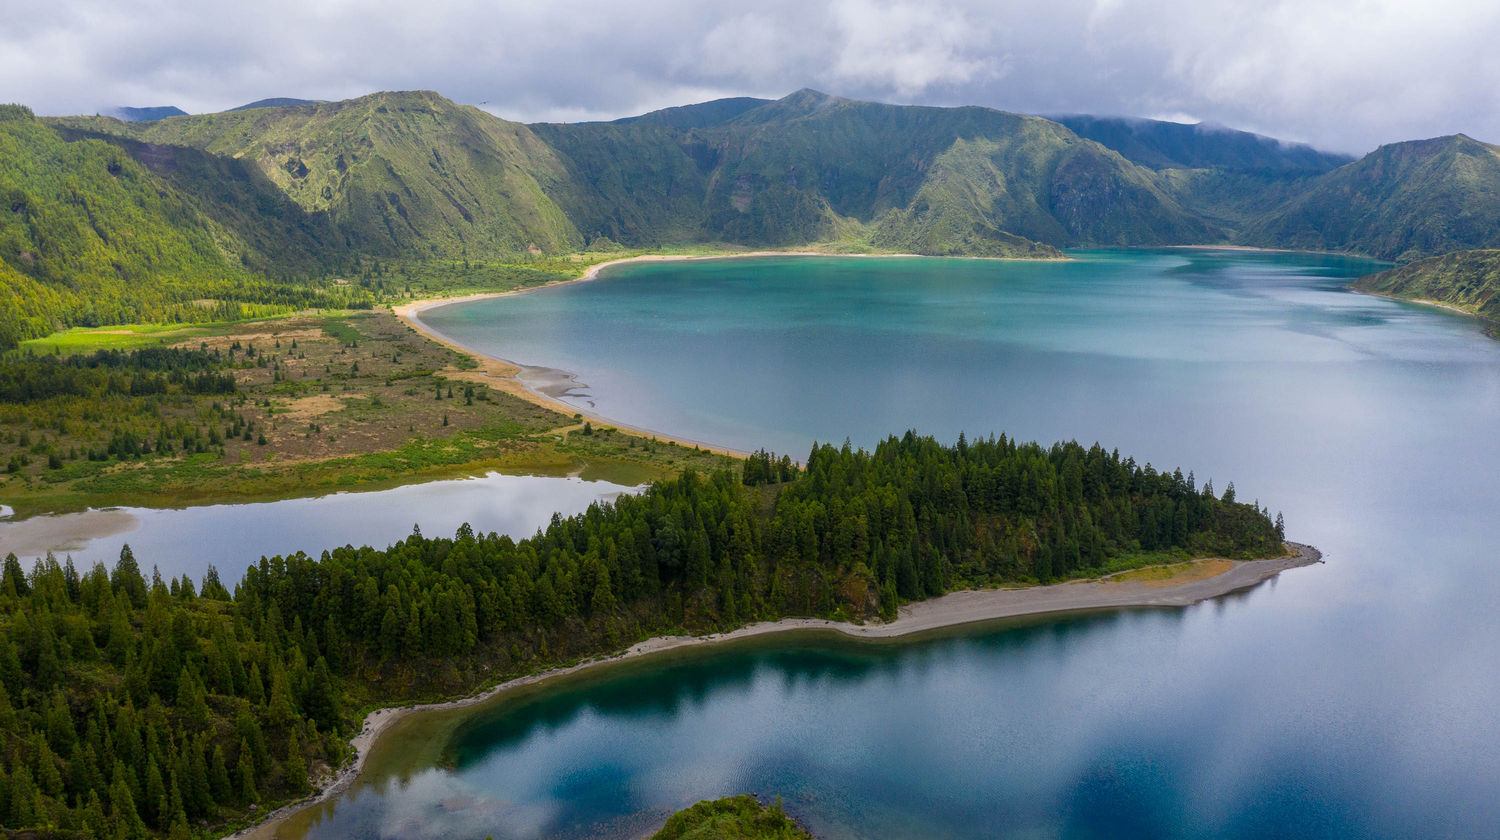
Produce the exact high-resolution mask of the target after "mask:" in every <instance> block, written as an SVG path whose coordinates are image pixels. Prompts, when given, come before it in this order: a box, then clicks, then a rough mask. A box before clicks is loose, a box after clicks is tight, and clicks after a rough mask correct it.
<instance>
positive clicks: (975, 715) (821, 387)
mask: <svg viewBox="0 0 1500 840" xmlns="http://www.w3.org/2000/svg"><path fill="white" fill-rule="evenodd" d="M1076 257H1077V259H1075V260H1074V261H1072V262H1069V263H1063V264H1018V263H997V262H971V261H946V260H857V259H837V258H829V259H764V260H740V261H717V262H700V263H684V264H675V265H674V264H657V265H649V266H634V267H628V268H621V269H618V270H616V271H613V272H611V273H610V274H609V275H607V277H608V279H606V280H604V281H602V282H595V283H584V284H577V285H572V286H565V287H557V288H552V289H548V290H545V291H539V292H536V293H532V294H527V295H520V296H514V297H510V298H504V299H498V300H491V301H485V302H478V303H470V304H463V305H456V306H450V307H445V308H441V309H437V310H433V311H430V312H429V313H427V315H426V316H425V320H426V321H427V322H428V323H429V324H431V325H432V326H434V327H435V328H437V329H439V330H441V331H443V332H444V333H447V334H448V335H450V336H453V337H455V338H457V339H459V340H460V341H463V342H464V343H466V344H469V345H471V346H474V347H478V348H481V349H484V350H486V351H488V352H491V353H493V354H495V355H497V356H500V357H503V358H507V359H511V360H515V361H520V362H523V363H528V364H537V365H546V366H550V367H556V368H562V369H566V370H568V371H571V372H574V373H576V374H577V375H578V376H579V378H580V379H581V380H582V381H583V382H586V383H587V384H588V386H589V388H588V397H587V399H588V400H591V401H593V403H594V406H593V410H594V411H595V412H597V413H598V414H600V415H603V416H607V417H611V418H614V419H616V420H619V421H621V422H625V423H630V424H634V425H639V426H644V427H649V428H658V429H663V430H668V431H672V432H674V433H682V434H685V435H687V436H690V437H694V438H698V439H701V440H705V441H710V442H714V443H720V444H726V445H730V446H734V447H737V448H742V449H753V448H756V447H759V446H770V447H773V448H776V449H778V450H781V451H787V452H791V453H793V454H794V455H801V454H802V453H803V452H805V450H806V448H807V446H808V445H810V444H811V442H812V441H813V440H815V439H817V440H835V441H841V440H842V439H843V438H845V437H846V436H847V437H849V438H851V439H852V440H853V441H854V443H856V444H862V445H869V444H871V443H873V442H874V441H875V440H877V439H878V438H879V437H880V436H882V435H885V434H887V433H891V432H899V431H901V430H904V429H906V428H908V427H916V428H918V429H920V430H922V431H925V432H929V433H933V434H936V435H938V436H940V437H945V438H948V437H952V436H954V435H956V434H957V432H958V431H959V430H960V429H962V430H965V431H966V432H967V433H968V434H970V435H974V434H987V433H989V432H991V431H993V432H997V433H998V432H1006V433H1009V434H1012V435H1015V436H1019V437H1021V438H1023V439H1024V438H1037V439H1041V440H1044V441H1050V440H1054V439H1057V438H1078V439H1080V440H1083V441H1085V442H1093V441H1095V440H1098V441H1100V442H1102V443H1104V444H1105V445H1106V446H1110V447H1119V448H1120V450H1121V451H1122V452H1125V453H1129V454H1132V455H1134V456H1136V457H1137V458H1138V459H1139V460H1149V461H1151V462H1153V463H1154V464H1156V465H1157V466H1158V467H1163V468H1166V469H1171V468H1172V467H1174V466H1178V465H1181V466H1182V467H1183V468H1184V470H1188V469H1192V470H1194V471H1195V472H1196V475H1197V479H1198V481H1199V482H1200V483H1202V482H1203V481H1204V480H1205V479H1209V478H1212V480H1213V481H1214V483H1215V485H1216V486H1218V487H1219V488H1220V489H1222V488H1223V486H1224V485H1225V484H1226V483H1227V482H1228V481H1230V480H1233V481H1234V482H1235V484H1236V488H1237V491H1238V495H1239V497H1240V498H1241V499H1242V500H1250V499H1255V498H1258V499H1259V500H1260V501H1261V502H1262V503H1263V504H1266V505H1268V506H1270V508H1271V509H1272V511H1273V512H1274V511H1278V510H1280V511H1284V512H1285V515H1286V520H1287V523H1288V531H1289V536H1291V537H1292V538H1293V539H1297V540H1301V541H1306V542H1311V543H1313V544H1315V545H1317V546H1319V547H1320V548H1321V549H1323V551H1324V552H1325V554H1326V556H1327V559H1328V562H1327V563H1326V564H1325V565H1319V566H1313V567H1309V568H1305V569H1298V570H1294V571H1291V572H1288V573H1286V574H1284V575H1283V576H1282V577H1281V578H1279V579H1277V580H1276V581H1274V582H1273V583H1272V584H1269V585H1267V586H1263V587H1261V588H1259V589H1256V590H1254V591H1252V592H1250V593H1247V594H1243V595H1239V596H1234V597H1230V598H1225V599H1220V600H1217V601H1213V602H1209V603H1205V604H1200V605H1198V606H1195V607H1191V608H1188V609H1186V610H1165V611H1140V612H1128V613H1119V614H1112V615H1103V616H1100V615H1094V616H1081V617H1080V616H1075V617H1067V618H1056V619H1049V620H1044V621H1034V622H1031V623H1029V624H1027V625H1026V626H1008V627H993V628H989V629H985V630H969V631H966V632H963V633H959V634H951V635H947V636H944V637H941V638H934V639H927V640H920V641H914V642H905V643H901V644H886V645H869V644H856V643H852V642H847V641H836V640H819V639H802V640H798V641H791V640H786V639H781V640H773V641H766V642H762V643H759V644H757V645H754V646H747V647H740V648H735V649H730V650H722V651H718V652H712V653H708V654H702V655H696V656H692V657H687V658H684V659H681V660H673V661H671V662H663V663H649V664H646V665H641V666H635V667H625V668H618V669H614V670H611V671H609V672H607V673H603V674H598V675H595V676H592V677H589V678H587V679H583V680H575V681H571V682H569V683H566V684H563V685H559V686H556V687H554V688H551V689H547V690H543V691H538V692H534V693H532V694H529V695H526V696H525V697H523V698H519V699H511V700H508V701H505V702H502V703H500V704H497V705H496V706H494V707H492V708H490V709H488V710H482V711H479V712H467V713H465V716H464V722H463V723H462V724H461V725H459V726H457V728H456V729H451V730H443V731H444V733H449V732H450V731H451V734H443V735H442V737H441V741H442V743H441V744H437V745H436V746H438V747H442V748H443V751H444V752H445V753H446V755H447V759H448V760H447V761H446V762H437V763H434V762H433V761H431V760H430V759H429V758H426V757H423V758H420V759H418V758H411V759H410V760H409V761H406V762H404V763H403V762H402V761H401V760H399V755H398V754H399V753H401V752H402V750H403V747H402V744H401V738H402V737H403V736H402V735H401V734H400V733H398V734H397V736H396V737H395V738H394V739H393V740H392V741H391V742H390V744H389V745H388V746H387V747H385V748H384V749H386V750H387V753H386V756H387V757H386V758H385V759H384V760H383V761H377V762H375V766H376V767H377V768H384V769H381V770H380V772H378V773H377V774H376V775H375V777H374V778H373V779H372V780H371V782H370V784H369V785H368V786H366V787H364V788H362V789H361V790H360V791H358V794H357V795H356V796H351V797H349V798H346V799H344V800H342V801H340V802H337V803H335V805H334V806H333V807H331V808H330V809H328V810H327V811H326V812H324V813H323V814H322V815H321V822H320V823H319V824H318V825H316V826H315V827H314V828H313V829H312V830H311V832H310V836H312V837H318V838H323V837H330V838H331V837H348V836H378V837H413V838H416V837H434V836H443V837H474V838H479V837H483V836H485V835H486V834H491V835H493V836H495V837H496V838H502V837H517V838H521V837H525V838H529V837H588V836H633V835H639V834H641V833H644V832H649V830H650V829H651V828H652V827H653V826H654V825H657V824H659V823H660V821H661V820H662V819H663V818H664V817H665V815H666V814H667V813H669V812H671V811H672V810H675V809H677V808H680V807H683V806H685V805H687V804H690V803H691V802H693V801H696V800H698V799H701V798H706V797H715V796H721V795H726V794H731V793H738V792H755V793H759V794H761V795H763V796H767V797H772V796H777V795H780V796H782V797H784V799H785V802H786V805H787V808H788V810H789V811H791V812H792V813H793V814H795V815H796V816H798V817H800V818H801V819H803V820H804V821H805V822H806V823H807V824H808V825H809V826H810V827H811V828H813V829H814V831H815V832H816V833H819V834H820V835H822V836H825V837H827V838H843V837H866V838H905V837H960V838H988V837H1049V838H1050V837H1065V838H1073V837H1079V838H1082V837H1168V838H1171V837H1183V838H1189V837H1191V838H1200V837H1202V838H1207V837H1213V838H1219V837H1227V838H1259V837H1286V836H1299V837H1393V838H1394V837H1494V836H1500V831H1497V829H1496V826H1497V825H1500V796H1497V795H1496V792H1497V790H1500V724H1497V719H1500V715H1497V711H1496V710H1497V709H1500V656H1497V655H1496V651H1497V650H1500V619H1497V605H1500V556H1497V555H1500V552H1497V550H1496V546H1500V514H1497V511H1500V479H1497V476H1500V435H1497V434H1496V430H1497V429H1500V423H1497V421H1500V342H1495V341H1492V340H1490V339H1488V338H1486V337H1485V336H1484V335H1483V333H1482V330H1481V329H1480V327H1479V325H1477V324H1476V323H1474V322H1473V321H1472V320H1470V319H1466V318H1462V317H1458V316H1454V315H1450V314H1447V313H1443V312H1438V311H1432V310H1428V309H1424V308H1420V307H1415V306H1411V305H1406V304H1398V303H1393V302H1390V301H1386V300H1383V299H1378V298H1372V297H1367V296H1361V295H1356V294H1353V293H1350V292H1347V291H1344V290H1343V289H1342V286H1343V285H1344V284H1345V283H1346V282H1347V281H1348V279H1349V278H1352V277H1355V276H1358V275H1359V274H1361V273H1364V272H1365V271H1367V270H1369V269H1370V268H1372V267H1373V266H1372V265H1371V264H1369V263H1364V262H1360V261H1354V260H1345V259H1341V258H1333V257H1312V256H1306V255H1270V254H1248V253H1231V252H1212V253H1202V252H1104V253H1083V254H1078V255H1076ZM580 405H582V403H580ZM406 737H408V738H412V739H414V738H418V737H420V731H419V730H413V734H411V735H409V736H406ZM410 743H415V741H408V745H409V744H410ZM427 746H429V747H431V746H434V745H432V744H428V745H427Z"/></svg>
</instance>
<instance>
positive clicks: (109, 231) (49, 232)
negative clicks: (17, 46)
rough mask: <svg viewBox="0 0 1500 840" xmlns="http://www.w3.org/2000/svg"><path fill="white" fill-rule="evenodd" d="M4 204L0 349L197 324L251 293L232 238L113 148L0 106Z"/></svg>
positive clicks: (253, 282) (242, 246) (245, 252)
mask: <svg viewBox="0 0 1500 840" xmlns="http://www.w3.org/2000/svg"><path fill="white" fill-rule="evenodd" d="M0 197H3V198H0V200H3V202H4V207H5V208H6V209H7V210H9V212H7V213H0V348H3V347H8V346H12V345H14V343H15V342H16V341H17V340H19V339H23V338H29V337H33V336H36V335H43V334H46V333H49V332H52V331H53V330H54V329H56V328H57V327H58V326H61V325H69V324H86V325H92V324H107V323H121V322H128V321H141V320H147V319H162V320H193V319H194V318H195V317H201V316H202V315H203V314H207V313H204V312H203V310H205V309H211V308H212V307H213V305H214V302H215V301H214V299H219V298H223V297H224V296H227V295H236V296H237V295H240V294H242V293H244V292H245V291H246V290H247V289H248V288H249V287H254V286H257V285H258V284H259V281H258V279H257V278H256V277H255V276H254V275H253V273H252V272H251V271H250V270H248V269H247V268H246V267H245V265H244V262H245V259H249V258H250V257H249V254H250V253H251V251H252V250H253V249H251V248H249V247H248V246H247V245H246V243H245V242H244V241H243V240H242V239H241V238H239V237H238V236H236V234H235V231H234V230H232V229H227V228H225V227H221V226H219V225H217V224H215V223H214V222H213V221H212V220H211V219H210V218H208V217H206V216H205V215H204V214H203V213H201V212H200V211H199V210H198V209H197V208H196V207H195V206H194V203H193V202H192V201H191V200H190V199H188V198H186V197H185V196H183V195H182V194H180V193H178V192H177V191H176V190H174V189H172V188H171V187H170V186H169V185H168V184H166V183H163V182H162V181H161V180H160V179H158V178H157V177H156V176H155V175H153V174H152V173H151V171H149V170H148V169H147V168H146V167H144V166H142V165H141V164H140V163H138V162H137V161H136V160H134V159H133V158H132V157H131V156H130V155H129V154H127V153H125V152H124V151H123V150H121V149H120V148H119V147H117V146H115V145H111V144H109V143H105V142H101V141H99V140H94V139H84V140H79V141H77V142H67V141H66V140H64V139H63V137H62V136H61V135H60V134H59V133H58V132H56V131H54V130H53V129H52V128H49V127H48V126H47V125H45V124H43V123H41V122H39V121H37V120H36V119H34V118H33V117H32V115H31V112H30V111H29V110H27V109H26V108H23V107H20V106H15V105H9V106H0ZM242 256H244V257H245V259H242ZM262 291H264V290H262Z"/></svg>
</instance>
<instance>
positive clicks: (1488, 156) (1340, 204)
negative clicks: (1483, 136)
mask: <svg viewBox="0 0 1500 840" xmlns="http://www.w3.org/2000/svg"><path fill="white" fill-rule="evenodd" d="M1242 238H1243V240H1244V241H1245V243H1246V244H1251V245H1268V246H1276V247H1284V248H1304V249H1309V250H1328V251H1352V252H1356V253H1362V254H1368V255H1371V256H1375V257H1379V258H1381V259H1388V260H1396V261H1398V262H1406V261H1410V260H1416V259H1421V258H1423V257H1428V256H1433V255H1436V254H1445V253H1448V252H1450V251H1462V250H1469V249H1475V248H1494V247H1500V148H1497V147H1495V146H1491V145H1488V144H1485V143H1481V142H1479V141H1477V140H1473V139H1471V138H1469V137H1466V136H1464V135H1462V134H1456V135H1453V136H1450V137H1437V138H1433V139H1430V140H1413V141H1410V142H1406V143H1392V144H1390V145H1388V146H1382V147H1380V148H1379V149H1376V150H1375V151H1374V152H1371V153H1370V154H1369V155H1366V156H1365V157H1364V158H1362V159H1360V160H1358V161H1356V162H1354V163H1351V164H1349V165H1347V166H1343V167H1340V168H1339V169H1335V170H1334V171H1332V172H1329V173H1328V174H1326V175H1324V176H1322V177H1320V178H1318V179H1317V180H1315V181H1313V182H1312V183H1311V185H1310V186H1309V187H1308V188H1307V189H1306V190H1305V191H1303V192H1302V193H1301V194H1299V195H1296V196H1294V197H1292V198H1291V199H1290V200H1288V201H1287V202H1286V203H1285V204H1283V205H1282V206H1281V207H1279V208H1277V209H1276V210H1273V211H1271V212H1270V213H1268V214H1267V215H1265V216H1263V217H1262V218H1260V219H1258V220H1256V221H1255V222H1253V223H1252V224H1251V225H1250V226H1249V227H1247V228H1246V230H1245V231H1244V234H1243V237H1242Z"/></svg>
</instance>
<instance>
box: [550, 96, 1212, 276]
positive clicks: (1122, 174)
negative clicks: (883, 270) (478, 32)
mask: <svg viewBox="0 0 1500 840" xmlns="http://www.w3.org/2000/svg"><path fill="white" fill-rule="evenodd" d="M752 103H753V101H745V100H737V101H735V102H734V103H733V106H732V107H729V106H717V107H715V108H714V109H711V110H708V111H690V110H686V111H683V112H680V113H675V114H672V115H670V116H665V115H664V116H660V117H653V115H645V116H643V117H640V118H635V119H632V120H630V121H627V122H624V123H618V122H617V123H614V124H599V123H584V124H573V125H538V126H533V128H534V130H535V131H536V132H537V134H538V135H539V136H540V137H541V138H542V139H543V140H545V141H546V142H547V143H548V144H550V145H551V146H552V147H553V148H555V149H556V150H557V151H558V153H559V154H560V155H561V156H562V157H563V158H565V159H566V160H567V161H568V162H569V164H570V167H569V168H570V171H571V172H572V174H573V176H574V178H575V180H576V181H577V182H578V183H579V184H580V185H582V186H583V187H584V190H583V191H581V192H579V193H577V194H575V195H573V196H570V197H567V198H564V199H562V201H563V203H564V206H565V207H567V209H568V211H569V213H570V215H572V216H573V218H575V219H577V220H578V224H579V227H580V229H581V230H583V231H584V232H585V233H586V234H589V235H595V234H602V235H607V236H609V237H610V238H612V239H615V240H617V241H621V242H626V243H631V244H650V243H653V242H659V241H670V240H671V239H673V238H674V237H681V236H683V235H692V236H694V238H698V239H702V240H708V241H715V240H717V241H725V242H733V243H738V244H744V245H795V244H802V243H808V242H816V241H828V240H846V241H850V242H853V243H859V244H862V245H863V246H865V247H870V246H873V247H877V248H883V249H888V250H899V251H915V252H918V253H929V254H949V253H967V254H988V255H1011V256H1042V255H1052V254H1053V251H1052V248H1058V247H1067V246H1073V245H1089V244H1115V243H1123V242H1127V241H1129V242H1131V243H1133V244H1162V243H1167V242H1194V241H1203V240H1205V239H1210V240H1211V239H1214V238H1217V237H1218V232H1217V230H1215V229H1214V227H1213V226H1212V225H1209V224H1205V223H1204V222H1203V221H1202V220H1200V219H1199V218H1197V217H1195V216H1193V215H1192V214H1189V213H1188V212H1186V211H1185V210H1183V209H1182V208H1181V207H1180V206H1179V205H1178V204H1177V203H1176V202H1175V201H1174V200H1173V199H1172V198H1171V197H1170V196H1168V195H1167V194H1166V193H1165V192H1164V191H1162V190H1161V189H1160V188H1159V187H1158V185H1157V184H1156V182H1155V180H1154V178H1153V176H1152V174H1151V173H1150V172H1149V171H1147V170H1145V169H1143V168H1141V167H1138V166H1135V165H1133V164H1131V163H1130V162H1128V161H1126V160H1124V159H1123V158H1121V157H1120V156H1119V155H1117V154H1115V153H1113V152H1110V151H1108V150H1106V149H1104V148H1102V147H1100V146H1098V145H1097V144H1094V143H1091V142H1087V141H1084V140H1081V139H1079V138H1078V137H1077V136H1075V135H1073V134H1072V132H1070V131H1068V130H1067V129H1065V128H1063V127H1062V126H1059V125H1057V124H1056V123H1053V122H1050V121H1048V120H1043V119H1040V118H1037V117H1023V116H1017V115H1014V114H1006V113H1002V112H999V111H994V110H991V109H987V108H926V107H916V106H897V105H882V104H879V103H872V102H857V101H854V100H848V99H842V98H839V97H833V96H828V95H826V94H822V93H819V92H817V91H811V90H803V91H798V92H797V93H794V94H792V95H790V96H787V97H785V98H783V99H779V100H776V101H774V102H767V103H762V104H758V105H754V106H753V107H746V106H749V105H751V104H752ZM710 104H713V103H710ZM739 108H744V110H742V111H740V113H738V114H737V115H736V116H733V117H732V118H729V119H724V118H723V117H724V116H725V115H726V113H727V112H730V111H732V110H737V109H739ZM660 113H661V112H658V114H660ZM682 126H688V127H686V128H684V127H682ZM1027 240H1033V241H1027ZM1036 242H1040V243H1044V245H1045V246H1049V247H1042V246H1038V245H1037V244H1035V243H1036Z"/></svg>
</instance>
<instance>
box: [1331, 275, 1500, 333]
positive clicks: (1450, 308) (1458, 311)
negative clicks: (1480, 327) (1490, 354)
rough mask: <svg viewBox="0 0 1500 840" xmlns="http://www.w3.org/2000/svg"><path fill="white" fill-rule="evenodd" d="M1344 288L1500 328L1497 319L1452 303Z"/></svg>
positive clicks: (1353, 287) (1499, 322)
mask: <svg viewBox="0 0 1500 840" xmlns="http://www.w3.org/2000/svg"><path fill="white" fill-rule="evenodd" d="M1344 288H1345V289H1347V290H1348V291H1351V292H1353V293H1355V294H1357V295H1369V296H1370V297H1378V298H1384V299H1385V300H1393V301H1396V302H1397V303H1415V304H1417V305H1418V306H1430V307H1432V308H1434V309H1442V310H1444V311H1447V312H1452V313H1453V314H1455V315H1463V316H1465V317H1469V318H1475V319H1478V320H1480V321H1483V322H1484V323H1486V324H1490V325H1491V326H1500V320H1497V319H1495V318H1491V317H1490V316H1488V315H1481V314H1479V313H1478V312H1470V311H1469V310H1467V309H1464V308H1462V307H1459V306H1456V305H1454V304H1451V303H1443V302H1442V301H1440V300H1431V299H1429V298H1411V297H1402V296H1401V295H1392V294H1387V293H1386V292H1377V291H1374V290H1371V289H1361V288H1359V287H1358V286H1355V285H1354V284H1352V283H1351V284H1349V285H1348V286H1345V287H1344Z"/></svg>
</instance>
